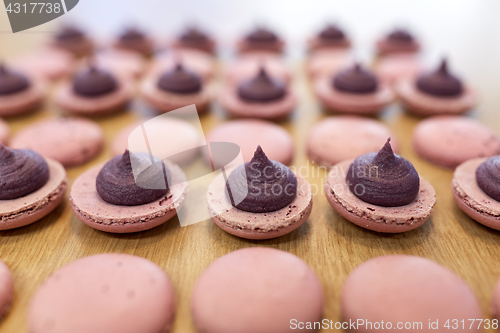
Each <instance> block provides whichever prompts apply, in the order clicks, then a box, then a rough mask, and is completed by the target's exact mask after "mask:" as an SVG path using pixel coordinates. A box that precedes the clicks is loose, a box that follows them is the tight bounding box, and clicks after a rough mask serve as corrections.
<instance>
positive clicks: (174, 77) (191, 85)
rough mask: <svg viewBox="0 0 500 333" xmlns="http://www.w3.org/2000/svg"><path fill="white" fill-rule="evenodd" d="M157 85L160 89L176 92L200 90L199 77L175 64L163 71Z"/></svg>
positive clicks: (191, 92) (190, 92)
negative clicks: (168, 69) (170, 68)
mask: <svg viewBox="0 0 500 333" xmlns="http://www.w3.org/2000/svg"><path fill="white" fill-rule="evenodd" d="M158 87H159V88H160V89H162V90H165V91H169V92H173V93H177V94H194V93H197V92H200V91H201V87H202V83H201V78H200V77H199V76H198V75H197V74H195V73H193V72H191V71H189V70H187V69H186V68H184V66H183V65H182V64H180V63H179V64H177V66H175V68H174V69H172V70H170V71H168V72H166V73H164V74H163V75H162V76H161V77H160V80H159V81H158Z"/></svg>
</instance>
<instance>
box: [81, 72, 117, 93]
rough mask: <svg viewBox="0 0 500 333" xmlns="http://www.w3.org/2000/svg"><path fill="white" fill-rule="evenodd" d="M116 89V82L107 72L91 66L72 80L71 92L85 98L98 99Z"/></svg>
mask: <svg viewBox="0 0 500 333" xmlns="http://www.w3.org/2000/svg"><path fill="white" fill-rule="evenodd" d="M117 88H118V82H117V81H116V79H115V77H114V76H113V75H112V74H111V73H110V72H108V71H105V70H102V69H99V68H96V67H95V66H93V65H91V66H90V68H89V69H86V70H84V71H82V72H80V73H78V74H77V75H75V77H74V78H73V91H74V92H75V93H76V94H77V95H81V96H85V97H99V96H102V95H106V94H109V93H111V92H113V91H115V90H116V89H117Z"/></svg>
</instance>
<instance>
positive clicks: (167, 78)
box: [141, 62, 212, 114]
mask: <svg viewBox="0 0 500 333" xmlns="http://www.w3.org/2000/svg"><path fill="white" fill-rule="evenodd" d="M141 97H142V100H143V101H144V102H145V103H146V104H147V105H148V106H150V107H151V108H152V109H153V110H154V111H155V112H157V113H165V112H169V111H173V110H175V109H178V108H181V107H183V106H187V105H191V104H194V105H195V106H196V110H197V111H198V113H200V114H201V113H204V112H206V111H207V110H208V108H209V105H210V102H211V100H212V91H211V88H210V86H209V85H208V84H206V83H205V82H204V81H203V80H202V78H201V77H200V76H199V75H198V74H196V73H195V72H192V71H191V70H189V69H188V68H187V67H185V66H184V65H183V63H180V62H179V63H178V64H177V65H176V66H175V67H174V68H172V69H168V70H165V71H163V72H157V71H153V72H151V73H150V75H148V77H147V78H146V79H145V80H144V82H143V85H142V89H141Z"/></svg>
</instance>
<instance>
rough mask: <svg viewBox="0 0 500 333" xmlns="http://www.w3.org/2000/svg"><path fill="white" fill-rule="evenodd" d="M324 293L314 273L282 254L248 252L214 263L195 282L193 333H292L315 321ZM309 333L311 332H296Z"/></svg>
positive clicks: (254, 249) (256, 249) (255, 249)
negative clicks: (295, 326)
mask: <svg viewBox="0 0 500 333" xmlns="http://www.w3.org/2000/svg"><path fill="white" fill-rule="evenodd" d="M323 298H324V296H323V289H322V286H321V283H320V281H319V280H318V278H317V277H316V275H315V273H314V271H313V270H312V269H311V268H310V267H309V266H308V265H307V264H306V263H305V262H303V261H302V260H301V259H299V258H298V257H296V256H294V255H292V254H290V253H288V252H284V251H280V250H276V249H271V248H262V247H251V248H245V249H241V250H237V251H234V252H231V253H229V254H227V255H225V256H223V257H221V258H219V259H217V260H216V261H214V262H213V263H212V264H211V265H210V266H209V267H208V268H207V269H206V270H205V271H204V272H203V273H202V275H201V276H200V277H199V278H198V280H197V281H196V284H195V286H194V290H193V296H192V300H191V309H192V313H193V319H194V321H195V324H196V326H197V328H198V332H204V333H257V332H262V333H264V332H272V333H283V332H293V330H292V329H291V325H290V321H291V320H292V319H296V320H297V321H299V322H307V321H318V320H320V318H321V314H322V311H323ZM301 331H302V332H312V330H301Z"/></svg>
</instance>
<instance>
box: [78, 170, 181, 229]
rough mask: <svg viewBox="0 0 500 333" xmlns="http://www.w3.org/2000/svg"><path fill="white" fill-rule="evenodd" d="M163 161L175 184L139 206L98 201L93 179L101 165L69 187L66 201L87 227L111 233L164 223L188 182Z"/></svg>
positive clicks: (173, 212)
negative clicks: (158, 197)
mask: <svg viewBox="0 0 500 333" xmlns="http://www.w3.org/2000/svg"><path fill="white" fill-rule="evenodd" d="M164 163H165V165H166V166H167V168H168V169H169V171H170V173H171V177H172V184H175V185H173V186H170V191H169V192H168V193H167V195H166V196H165V197H161V198H160V199H158V200H156V201H153V202H151V203H148V204H143V205H139V206H118V205H113V204H110V203H108V202H106V201H104V200H102V199H101V197H100V196H99V194H98V193H97V190H96V178H97V175H98V174H99V172H100V171H101V169H102V167H103V165H104V164H99V165H97V166H95V167H93V168H91V169H89V170H88V171H86V172H84V173H83V174H81V175H80V176H79V177H78V178H77V179H76V180H75V182H74V183H73V186H72V187H71V192H70V197H69V201H70V203H71V207H72V208H73V211H74V213H75V215H76V216H77V217H78V218H79V219H80V221H82V222H83V223H85V224H86V225H88V226H89V227H91V228H94V229H97V230H101V231H105V232H112V233H131V232H139V231H144V230H149V229H152V228H154V227H157V226H159V225H160V224H163V223H165V222H166V221H168V220H170V219H171V218H172V217H174V216H175V215H176V214H177V211H176V209H177V208H179V207H180V206H181V205H182V203H183V201H184V198H185V196H186V191H187V186H188V184H187V180H186V176H185V175H184V172H183V171H182V170H181V169H180V168H179V167H178V166H177V165H175V164H172V163H171V162H169V161H166V160H164Z"/></svg>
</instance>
